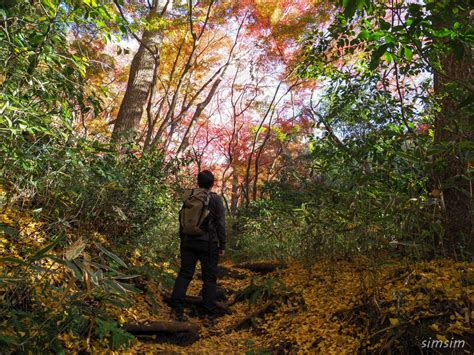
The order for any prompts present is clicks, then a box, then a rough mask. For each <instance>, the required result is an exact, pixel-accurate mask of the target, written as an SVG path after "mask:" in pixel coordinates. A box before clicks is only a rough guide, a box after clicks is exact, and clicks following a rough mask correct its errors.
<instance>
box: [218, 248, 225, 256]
mask: <svg viewBox="0 0 474 355" xmlns="http://www.w3.org/2000/svg"><path fill="white" fill-rule="evenodd" d="M218 255H219V256H220V257H223V256H224V255H225V250H224V249H220V250H219V253H218Z"/></svg>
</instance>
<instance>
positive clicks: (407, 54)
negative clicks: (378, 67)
mask: <svg viewBox="0 0 474 355" xmlns="http://www.w3.org/2000/svg"><path fill="white" fill-rule="evenodd" d="M403 55H404V56H405V59H406V60H408V61H410V60H411V58H412V57H413V51H412V50H411V48H409V47H403Z"/></svg>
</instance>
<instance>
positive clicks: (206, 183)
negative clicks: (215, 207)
mask: <svg viewBox="0 0 474 355" xmlns="http://www.w3.org/2000/svg"><path fill="white" fill-rule="evenodd" d="M212 185H214V175H213V174H212V173H211V172H210V171H209V170H203V171H201V172H199V174H198V186H199V187H201V188H203V189H210V188H211V187H212Z"/></svg>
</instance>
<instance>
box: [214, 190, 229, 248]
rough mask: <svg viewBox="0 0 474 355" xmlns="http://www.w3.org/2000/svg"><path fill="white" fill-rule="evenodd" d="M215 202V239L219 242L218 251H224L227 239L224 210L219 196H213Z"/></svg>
mask: <svg viewBox="0 0 474 355" xmlns="http://www.w3.org/2000/svg"><path fill="white" fill-rule="evenodd" d="M215 197H216V198H215V201H216V214H215V227H216V233H217V239H218V240H219V250H225V243H226V239H227V235H226V231H225V209H224V203H223V202H222V198H221V197H220V196H219V195H217V194H216V195H215Z"/></svg>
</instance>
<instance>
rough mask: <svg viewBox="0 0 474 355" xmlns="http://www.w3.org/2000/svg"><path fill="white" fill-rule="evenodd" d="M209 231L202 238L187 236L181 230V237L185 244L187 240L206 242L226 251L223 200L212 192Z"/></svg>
mask: <svg viewBox="0 0 474 355" xmlns="http://www.w3.org/2000/svg"><path fill="white" fill-rule="evenodd" d="M208 219H209V220H208V222H209V223H208V224H207V223H203V224H207V225H208V231H207V232H206V233H204V234H203V235H200V236H187V235H185V234H184V233H183V232H182V230H181V226H180V229H179V236H180V237H181V240H182V241H183V242H185V241H187V240H204V241H209V240H210V241H212V242H218V243H219V249H221V250H225V243H226V239H227V235H226V231H225V210H224V203H223V202H222V198H221V197H220V196H219V195H218V194H216V193H215V192H211V194H210V196H209V217H208Z"/></svg>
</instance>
